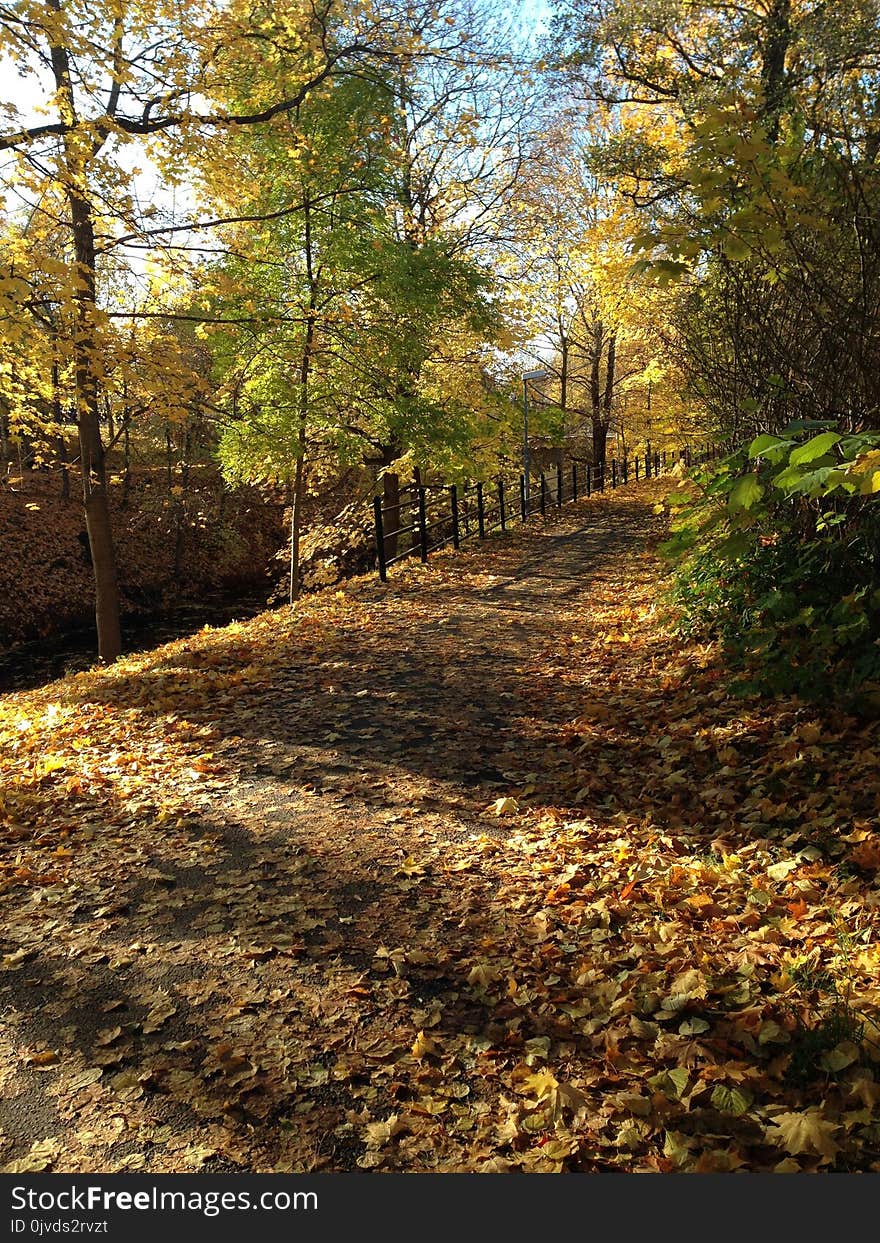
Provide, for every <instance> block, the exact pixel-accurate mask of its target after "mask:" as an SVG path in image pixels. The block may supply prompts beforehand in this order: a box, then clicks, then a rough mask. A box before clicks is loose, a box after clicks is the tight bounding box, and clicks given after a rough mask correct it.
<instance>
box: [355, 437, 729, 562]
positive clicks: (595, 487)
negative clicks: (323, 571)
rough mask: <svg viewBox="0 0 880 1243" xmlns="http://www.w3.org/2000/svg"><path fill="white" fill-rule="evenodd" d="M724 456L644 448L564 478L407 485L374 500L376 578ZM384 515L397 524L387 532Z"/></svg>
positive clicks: (713, 451)
mask: <svg viewBox="0 0 880 1243" xmlns="http://www.w3.org/2000/svg"><path fill="white" fill-rule="evenodd" d="M721 453H722V450H721V448H720V447H719V446H717V445H712V444H706V445H702V446H701V447H700V448H699V449H698V450H694V449H691V448H686V449H678V450H672V451H670V450H665V449H664V450H652V449H650V447H649V448H648V449H647V450H646V452H645V453H644V454H642V455H636V456H635V457H634V458H633V459H632V460H631V461H630V459H629V458H628V457H624V458H623V459H622V461H620V462H618V460H617V459H616V458H612V459H611V461H610V462H603V463H601V464H600V465H597V466H593V465H592V464H590V463H585V464H584V465H583V466H582V467H581V470H580V472H579V471H578V464H577V463H576V462H575V463H573V464H572V468H571V476H570V478H569V479H568V480H567V479H566V478H565V472H564V471H563V469H562V467H561V466H557V467H556V470H555V472H551V478H550V479H549V480H548V478H547V472H546V471H542V472H541V473H540V475H539V476H538V477H537V479H531V478H530V479H529V480H527V479H526V477H525V475H523V474H520V475H519V476H518V478H516V479H514V480H513V481H510V480H505V479H503V478H498V479H493V480H479V481H477V482H473V483H466V484H461V485H458V484H454V483H453V484H448V485H446V484H433V485H422V484H416V483H412V484H407V485H405V486H404V487H401V488H400V489H399V491H398V495H397V499H396V501H395V502H394V503H393V504H383V501H382V497H381V496H375V497H374V498H373V522H374V526H375V537H376V566H377V569H378V572H379V578H380V579H381V580H382V582H383V583H384V582H386V581H387V578H388V570H389V569H390V568H391V566H393V565H396V564H397V563H398V562H400V561H404V560H406V559H408V558H409V557H414V556H415V557H419V559H420V560H421V561H423V562H424V561H427V560H428V557H429V556H430V554H431V553H432V552H436V551H437V550H438V549H440V548H444V547H446V546H447V545H449V544H451V545H452V547H453V548H460V547H461V546H462V544H463V543H465V542H466V541H467V540H469V539H474V538H476V539H481V540H482V539H486V538H487V536H489V535H491V534H493V533H494V532H500V533H501V534H504V532H505V531H507V529H508V528H509V527H510V526H511V525H512V524H513V523H515V522H516V521H517V520H518V521H519V522H520V523H524V522H527V521H528V519H529V518H530V517H532V516H533V515H534V514H538V513H540V514H541V516H542V517H546V516H547V513H548V512H552V511H553V510H559V509H561V508H562V506H563V505H564V504H567V503H568V502H570V501H576V500H578V499H579V498H583V497H590V496H592V495H593V493H595V492H604V491H605V489H606V487H609V488H618V487H625V486H626V485H627V484H628V483H629V482H630V480H631V478H633V477H634V478H635V480H639V479H650V478H652V477H653V476H656V475H659V474H660V472H661V471H664V470H667V469H669V468H670V467H671V466H673V465H675V464H676V463H677V462H679V461H683V462H684V463H685V465H686V466H688V467H690V466H694V465H696V464H697V463H699V462H707V461H712V460H714V459H715V458H717V457H720V456H721ZM389 519H390V520H391V521H393V522H394V523H395V524H396V525H395V526H393V527H392V528H391V529H389ZM407 537H409V539H407Z"/></svg>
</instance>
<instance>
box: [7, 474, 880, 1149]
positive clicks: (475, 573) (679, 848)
mask: <svg viewBox="0 0 880 1243" xmlns="http://www.w3.org/2000/svg"><path fill="white" fill-rule="evenodd" d="M667 487H668V484H667V483H666V482H665V481H664V480H660V481H652V482H651V483H649V484H645V483H642V484H641V485H636V486H635V487H631V488H629V489H627V490H626V491H625V492H620V493H617V494H610V493H608V494H606V495H605V496H604V497H602V498H599V499H593V500H592V501H588V502H582V503H579V504H576V505H572V506H569V507H567V508H566V509H565V510H564V511H563V512H562V514H561V515H560V516H559V517H558V518H557V519H555V520H554V521H552V522H548V523H547V525H546V526H541V525H540V523H534V522H533V523H530V524H529V526H528V528H527V529H525V530H520V531H517V532H515V533H512V534H510V535H508V536H507V537H504V538H496V539H493V540H491V541H488V542H487V544H486V545H483V546H481V547H472V548H471V549H469V550H468V551H464V552H462V553H460V554H452V553H450V554H448V555H447V554H443V555H439V556H437V557H435V558H432V560H431V562H430V563H429V564H428V565H427V566H424V567H423V566H421V565H418V564H413V565H409V566H406V567H401V568H399V570H397V571H396V572H393V573H392V575H391V578H392V581H390V582H389V584H388V585H387V586H382V585H381V584H379V583H378V582H377V581H375V580H374V579H369V578H362V579H356V580H352V581H350V582H348V583H346V584H345V585H344V586H343V587H342V588H341V589H340V590H337V591H328V592H324V593H321V594H319V595H316V596H313V597H310V598H309V599H307V600H306V601H305V602H304V603H303V604H302V605H301V606H300V607H298V608H297V609H296V610H295V611H294V612H292V613H291V612H290V611H288V610H287V609H281V610H278V611H275V612H271V613H266V614H263V615H261V616H260V617H257V618H255V619H253V620H250V621H248V622H246V623H240V624H233V625H231V626H229V627H226V628H224V629H220V630H207V629H206V630H204V631H201V632H199V634H197V635H196V636H194V637H192V638H190V639H188V640H181V641H177V642H175V643H172V644H169V645H167V646H165V647H162V648H158V649H156V650H155V651H152V652H150V653H147V654H141V655H138V656H133V657H129V658H126V659H124V660H122V661H120V662H119V663H118V664H116V665H114V666H112V667H111V668H109V669H106V670H96V671H93V672H90V673H81V674H78V675H76V676H73V677H69V678H67V679H66V680H62V681H59V682H56V683H54V684H52V685H50V686H48V687H45V688H43V689H42V690H39V691H29V692H18V693H15V694H11V695H9V696H7V697H6V698H5V699H3V700H2V701H0V822H2V824H3V826H4V827H3V836H2V849H3V853H2V859H3V867H2V877H3V892H2V894H0V917H2V922H3V926H4V928H5V930H6V936H7V944H6V945H5V947H4V952H3V955H2V957H0V991H2V1011H0V1013H2V1027H0V1077H2V1095H3V1100H2V1105H0V1110H2V1113H0V1129H2V1137H0V1164H4V1165H5V1169H6V1170H7V1171H9V1172H15V1171H28V1170H31V1171H36V1170H42V1169H46V1170H55V1171H66V1172H73V1171H77V1172H87V1171H91V1172H95V1171H98V1172H107V1171H114V1170H146V1171H150V1172H155V1173H159V1172H173V1171H187V1170H192V1169H203V1170H206V1171H208V1170H230V1171H231V1170H236V1169H238V1170H254V1171H272V1170H279V1171H295V1172H304V1171H311V1170H327V1171H339V1170H358V1169H360V1170H364V1169H367V1170H370V1169H375V1170H379V1171H385V1170H404V1171H424V1170H442V1171H463V1170H478V1171H504V1170H524V1171H602V1170H659V1171H678V1170H696V1171H726V1170H738V1169H747V1170H778V1171H788V1170H800V1169H807V1170H811V1169H822V1170H870V1169H880V1122H878V1113H877V1105H878V1102H880V1047H878V1045H877V1043H875V1037H876V1036H877V1031H876V1028H875V1027H874V1023H873V1016H874V1014H875V1011H876V1006H877V1001H878V998H880V988H878V983H877V969H878V964H880V940H878V929H877V909H878V904H880V891H878V888H877V884H876V877H877V873H878V869H880V833H878V830H877V812H878V793H877V789H878V787H877V775H876V774H877V750H876V746H877V737H876V734H877V727H876V726H875V725H872V724H870V723H865V722H860V721H858V720H856V719H855V718H852V717H847V716H844V715H841V714H840V713H839V712H837V711H836V710H834V709H833V708H832V707H829V708H827V709H825V708H819V707H816V706H815V705H813V706H810V705H806V704H803V703H800V702H798V701H794V700H777V701H774V702H766V701H759V700H755V699H742V698H736V697H733V696H732V695H731V694H730V693H729V692H728V690H727V689H726V681H727V679H726V673H725V671H724V668H723V665H722V664H721V662H720V658H719V654H718V652H717V651H716V650H715V649H714V648H713V647H711V646H696V645H690V646H688V645H683V644H682V643H681V641H680V640H678V639H676V638H675V637H674V635H673V633H672V631H671V628H670V625H669V622H668V621H667V620H666V619H665V618H664V614H663V610H662V609H661V608H660V607H659V606H658V593H659V591H660V589H661V587H662V582H663V576H664V569H663V565H662V562H661V560H660V558H659V557H658V554H657V552H656V542H657V539H658V537H660V536H661V535H662V532H663V529H664V525H665V517H664V512H663V505H662V503H661V502H662V496H663V493H664V490H665V489H666V488H667Z"/></svg>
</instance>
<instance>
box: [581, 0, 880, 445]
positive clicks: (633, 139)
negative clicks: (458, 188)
mask: <svg viewBox="0 0 880 1243" xmlns="http://www.w3.org/2000/svg"><path fill="white" fill-rule="evenodd" d="M878 49H880V26H878V19H877V11H876V6H875V4H874V3H873V2H871V0H868V2H866V3H856V4H854V5H851V6H847V12H846V15H845V18H844V15H843V14H841V13H840V11H839V10H838V8H836V7H834V6H826V5H822V4H811V3H801V2H798V0H766V2H765V0H749V2H747V3H745V4H743V5H738V6H713V5H708V4H695V5H694V4H683V3H672V4H669V5H664V6H663V7H662V9H658V8H657V6H656V5H653V4H649V3H647V2H643V0H609V2H608V3H601V4H589V5H587V4H582V3H574V4H571V5H568V6H566V9H565V13H564V16H563V17H562V18H561V20H560V24H559V27H558V48H557V50H558V53H559V63H560V65H562V66H563V67H564V69H565V70H566V74H567V82H568V84H569V87H570V88H571V89H574V90H577V91H579V92H581V93H583V94H585V95H588V96H589V97H591V98H593V99H596V100H598V101H600V102H601V104H602V106H604V107H605V108H606V109H607V110H608V126H607V131H608V132H607V138H606V141H605V143H604V167H605V170H606V174H607V175H608V176H609V177H610V178H611V179H612V180H613V181H614V183H615V184H616V185H617V187H618V189H619V190H620V192H621V193H623V194H626V195H628V196H629V197H630V198H631V200H632V202H633V204H634V205H635V207H636V208H637V210H638V211H639V212H640V214H641V217H642V225H641V228H640V229H639V230H638V231H637V232H636V233H635V235H634V237H633V245H634V249H635V251H636V252H637V253H638V254H639V255H640V256H641V258H640V265H639V266H640V268H641V270H642V271H643V273H645V274H646V275H649V276H651V277H654V278H659V279H661V280H667V281H668V280H670V279H672V280H682V281H684V282H685V284H686V286H687V291H688V292H687V296H686V297H684V298H682V300H681V304H680V305H681V307H682V316H681V319H680V321H679V323H680V332H679V334H678V338H677V346H678V350H679V352H678V357H679V359H680V361H681V362H682V364H683V365H684V366H685V367H686V368H687V371H688V373H689V376H690V380H691V385H692V387H693V389H694V391H695V392H697V393H699V394H700V396H701V397H702V399H703V400H704V401H706V402H707V403H708V404H709V406H710V407H711V409H712V411H713V413H714V415H715V417H716V418H717V419H718V420H719V426H721V427H723V428H725V429H726V430H728V431H731V430H735V429H744V430H748V429H749V428H750V427H753V428H759V427H761V426H770V425H780V424H781V423H783V422H785V421H786V420H787V419H788V418H790V417H792V416H793V415H801V416H803V415H806V416H808V417H809V416H813V417H838V416H840V417H844V418H846V419H847V420H848V421H849V422H850V423H851V424H852V425H854V426H855V425H858V424H860V423H865V422H868V423H870V422H873V421H875V420H876V419H877V418H878V417H880V392H878V388H877V375H878V362H880V359H878V356H877V348H878V345H877V340H876V336H875V335H874V334H872V332H871V330H870V328H869V327H868V325H870V324H871V323H872V322H875V320H876V315H877V312H878V309H880V269H878V262H877V253H878V247H877V241H878V232H877V230H878V216H880V212H878V206H880V181H878V171H880V170H878V165H877V153H878V146H880V142H878V137H877V135H878V125H880V112H878V108H877V98H878V90H877V87H878V78H877V72H878V71H877V52H878Z"/></svg>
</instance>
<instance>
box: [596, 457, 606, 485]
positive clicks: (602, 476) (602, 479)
mask: <svg viewBox="0 0 880 1243" xmlns="http://www.w3.org/2000/svg"><path fill="white" fill-rule="evenodd" d="M597 469H598V472H599V477H598V481H597V482H598V484H599V491H600V492H604V491H605V463H604V462H600V463H599V465H598V467H597Z"/></svg>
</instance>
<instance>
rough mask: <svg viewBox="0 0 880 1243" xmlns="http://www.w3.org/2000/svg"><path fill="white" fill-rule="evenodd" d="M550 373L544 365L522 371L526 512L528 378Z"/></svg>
mask: <svg viewBox="0 0 880 1243" xmlns="http://www.w3.org/2000/svg"><path fill="white" fill-rule="evenodd" d="M549 374H550V372H549V371H547V370H546V368H544V367H536V368H534V370H532V371H524V372H523V375H522V385H523V478H524V480H525V491H526V512H527V513H528V508H529V380H546V378H547V376H548V375H549Z"/></svg>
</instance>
